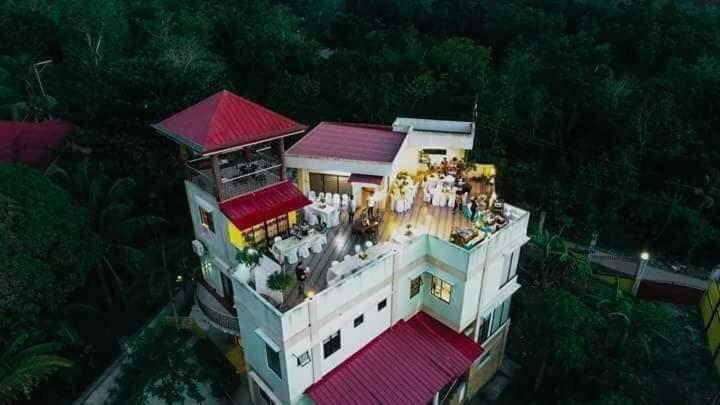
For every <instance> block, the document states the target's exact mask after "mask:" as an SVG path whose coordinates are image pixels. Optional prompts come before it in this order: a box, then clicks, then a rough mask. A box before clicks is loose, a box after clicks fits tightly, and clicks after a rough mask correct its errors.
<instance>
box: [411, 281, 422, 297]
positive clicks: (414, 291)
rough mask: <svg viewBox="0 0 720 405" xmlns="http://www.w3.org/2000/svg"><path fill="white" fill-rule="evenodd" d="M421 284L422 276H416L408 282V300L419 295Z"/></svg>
mask: <svg viewBox="0 0 720 405" xmlns="http://www.w3.org/2000/svg"><path fill="white" fill-rule="evenodd" d="M422 284H423V280H422V276H417V277H415V278H414V279H412V280H410V298H413V297H414V296H416V295H418V294H419V293H420V287H422Z"/></svg>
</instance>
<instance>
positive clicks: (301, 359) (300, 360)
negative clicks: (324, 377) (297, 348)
mask: <svg viewBox="0 0 720 405" xmlns="http://www.w3.org/2000/svg"><path fill="white" fill-rule="evenodd" d="M297 364H298V366H300V367H305V366H307V365H308V364H310V351H306V352H304V353H303V354H301V355H299V356H297Z"/></svg>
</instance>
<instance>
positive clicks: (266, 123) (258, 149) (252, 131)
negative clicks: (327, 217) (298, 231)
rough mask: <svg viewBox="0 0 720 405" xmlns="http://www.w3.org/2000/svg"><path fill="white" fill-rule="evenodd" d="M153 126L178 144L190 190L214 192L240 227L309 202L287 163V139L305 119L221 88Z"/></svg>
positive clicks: (270, 218)
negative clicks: (289, 175) (289, 177)
mask: <svg viewBox="0 0 720 405" xmlns="http://www.w3.org/2000/svg"><path fill="white" fill-rule="evenodd" d="M152 127H153V128H155V129H156V130H157V131H158V132H159V133H160V134H162V135H164V136H167V137H168V138H170V139H172V140H173V141H175V142H176V143H178V144H179V145H180V155H181V159H182V160H183V162H184V163H185V178H186V180H187V183H192V184H194V187H191V186H188V190H191V191H189V192H191V193H198V192H200V191H196V190H197V189H198V188H199V189H200V190H202V191H205V192H207V193H209V194H211V195H213V196H214V197H215V198H216V200H217V203H218V208H219V210H220V211H221V212H222V213H223V214H225V216H226V217H227V218H228V220H229V221H230V222H232V223H233V224H234V225H235V226H236V227H237V228H238V229H239V230H241V231H243V230H246V229H248V228H253V227H255V226H258V225H261V224H264V223H265V222H266V221H269V220H273V219H275V218H277V217H280V216H284V215H288V216H289V213H290V212H291V211H295V210H297V209H299V208H302V207H304V206H305V205H307V204H309V203H310V201H308V200H307V199H306V198H305V196H303V194H302V193H301V192H300V191H299V190H298V189H297V188H296V187H295V185H294V184H293V183H291V182H289V181H287V175H286V169H285V143H284V139H285V138H286V137H288V136H292V135H296V134H300V133H302V132H304V131H305V128H306V127H305V125H302V124H299V123H297V122H296V121H293V120H291V119H289V118H287V117H284V116H282V115H280V114H278V113H276V112H273V111H271V110H269V109H267V108H265V107H263V106H261V105H259V104H256V103H254V102H252V101H250V100H248V99H245V98H243V97H240V96H238V95H236V94H233V93H231V92H229V91H227V90H223V91H220V92H218V93H216V94H214V95H212V96H210V97H208V98H206V99H204V100H202V101H200V102H198V103H197V104H194V105H192V106H190V107H188V108H186V109H184V110H182V111H180V112H178V113H176V114H174V115H172V116H171V117H168V118H166V119H164V120H162V121H160V122H159V123H157V124H154V125H152ZM205 215H206V216H207V214H205Z"/></svg>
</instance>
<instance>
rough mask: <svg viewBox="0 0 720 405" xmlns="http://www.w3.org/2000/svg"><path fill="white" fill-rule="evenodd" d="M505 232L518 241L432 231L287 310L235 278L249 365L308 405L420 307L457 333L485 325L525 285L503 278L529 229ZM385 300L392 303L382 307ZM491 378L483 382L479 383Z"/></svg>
mask: <svg viewBox="0 0 720 405" xmlns="http://www.w3.org/2000/svg"><path fill="white" fill-rule="evenodd" d="M519 219H521V218H519ZM519 223H520V224H521V225H523V224H524V226H526V224H527V223H526V222H524V223H523V222H519ZM503 232H507V233H508V234H511V235H514V236H513V237H503V238H496V240H495V241H492V240H488V241H486V242H483V244H481V245H479V246H476V247H475V248H474V249H472V250H466V249H462V248H460V247H458V246H455V245H452V244H450V243H449V242H447V241H444V240H440V239H438V238H436V237H434V236H430V235H427V234H424V235H423V234H420V235H418V236H416V237H415V238H414V239H412V240H410V241H407V242H405V243H403V244H397V243H394V244H388V245H386V247H387V248H388V251H387V252H386V254H385V255H384V256H381V258H379V259H378V260H376V261H374V262H372V264H370V265H368V266H367V267H365V268H363V269H362V270H361V271H358V272H357V273H355V274H353V275H351V276H350V277H348V278H346V279H344V280H343V281H342V282H340V283H338V284H337V285H334V286H332V287H330V288H327V289H325V290H323V291H321V292H320V293H319V294H317V295H316V296H315V297H314V298H313V299H312V300H308V301H305V302H304V303H302V304H300V305H298V306H296V307H295V308H293V309H291V310H289V311H287V312H285V313H280V312H278V311H277V310H276V309H275V308H273V307H272V306H271V305H270V304H269V303H268V302H267V301H266V300H265V299H264V298H262V297H261V296H259V295H258V294H257V293H256V292H255V291H254V290H252V289H251V288H250V287H249V286H248V285H247V284H244V283H242V282H240V281H239V279H235V281H236V284H237V285H236V286H235V301H236V306H237V308H238V317H239V320H240V328H241V333H242V339H243V346H244V348H245V353H246V361H247V363H248V365H249V366H250V367H251V369H252V370H253V371H254V372H255V373H256V374H255V375H256V376H257V378H259V379H261V380H262V382H263V384H266V385H267V386H268V387H270V388H271V390H272V391H273V392H274V394H275V395H276V396H277V397H278V398H279V399H280V400H281V401H282V402H283V403H294V404H295V403H302V402H303V401H307V397H306V396H304V392H305V390H306V389H307V388H308V387H309V386H310V385H312V384H313V383H314V382H317V381H319V380H320V379H321V378H322V377H323V376H324V375H326V374H327V373H328V372H330V371H332V370H333V369H334V368H335V367H337V366H338V365H339V364H341V363H342V362H344V361H345V360H347V358H348V357H350V356H351V355H353V354H354V353H356V352H357V351H358V350H360V349H361V348H362V347H364V346H365V345H366V344H367V343H368V342H370V341H371V340H373V339H374V338H376V337H377V336H378V335H380V334H381V333H382V332H384V331H385V330H387V329H388V328H389V327H390V326H391V325H392V324H394V323H395V322H398V321H401V320H403V319H409V318H410V317H412V316H413V315H414V314H416V313H417V312H418V311H420V310H422V311H425V312H427V313H428V314H430V315H431V316H433V317H435V318H436V319H438V320H439V321H441V322H442V323H444V324H445V325H447V326H448V327H450V328H452V329H453V330H455V331H457V332H460V331H463V330H465V329H466V328H468V327H469V326H471V325H473V323H475V325H476V327H478V326H479V322H477V319H478V318H479V317H480V316H481V315H482V314H481V311H491V310H492V309H493V308H494V306H497V304H499V303H502V302H503V301H504V300H505V299H506V298H507V297H508V296H510V295H512V293H514V292H515V291H516V290H517V288H519V285H517V283H516V282H515V281H514V280H513V281H512V282H510V283H506V284H505V285H504V286H502V285H501V284H502V283H501V280H500V278H501V275H502V274H503V273H504V272H503V265H512V266H517V260H513V261H512V263H511V262H509V257H510V256H509V254H511V253H513V252H515V253H519V246H517V247H516V245H517V244H519V245H520V246H521V245H522V243H524V241H525V240H524V239H522V238H523V237H524V232H525V228H520V227H518V228H517V229H515V228H510V227H509V228H508V229H505V230H503V231H502V232H500V233H503ZM509 249H514V250H509ZM517 256H518V255H517V254H516V255H514V256H513V257H517ZM417 276H421V277H422V278H423V284H422V286H421V288H420V291H419V293H418V294H417V295H416V296H414V297H412V298H410V283H411V280H412V279H414V278H415V277H417ZM432 276H436V277H438V278H439V279H441V280H444V281H445V282H448V283H450V284H451V285H452V286H453V288H452V293H451V296H450V302H449V303H446V302H444V301H442V300H441V299H439V298H437V297H435V296H433V295H432V294H431V292H430V289H431V284H432V283H431V278H432ZM382 300H386V302H387V304H386V306H385V308H383V309H382V310H378V304H379V303H380V302H381V301H382ZM361 314H362V315H363V318H364V320H363V323H362V324H361V325H359V326H358V327H355V326H354V320H355V319H356V318H357V317H358V316H359V315H361ZM501 329H502V328H501ZM503 330H505V331H506V330H507V327H506V326H505V329H503ZM337 331H340V340H341V345H340V350H338V351H337V352H335V353H333V354H332V355H330V356H328V357H327V358H325V356H324V350H323V340H325V339H326V338H327V337H329V336H331V335H333V334H334V333H336V332H337ZM496 335H498V334H497V333H496ZM505 335H506V332H503V334H502V335H498V336H503V337H502V338H500V339H498V338H495V337H494V338H493V339H490V340H489V341H488V342H486V345H491V346H492V347H491V348H490V349H492V350H497V351H498V354H496V355H495V356H496V358H495V359H494V360H493V363H489V364H488V366H489V368H483V369H482V373H481V374H482V375H485V376H488V375H492V374H493V373H494V369H495V368H496V367H497V365H498V364H499V362H500V359H501V356H502V351H503V350H504V345H505V341H504V336H505ZM267 341H269V342H270V343H271V344H273V345H275V346H277V347H278V348H280V357H281V369H282V378H280V377H278V376H277V375H276V374H275V373H274V372H273V371H272V370H271V369H270V368H269V367H268V365H267V360H266V352H265V344H266V342H267ZM495 342H501V343H495ZM496 346H497V349H493V348H495V347H496ZM486 349H487V348H486ZM306 352H307V353H309V356H310V358H311V362H310V363H309V364H306V365H305V366H300V365H299V364H298V360H297V359H298V357H299V356H301V355H302V354H303V353H306ZM488 370H490V371H488ZM478 373H479V372H475V374H478ZM478 375H479V374H478ZM485 379H486V377H482V376H481V377H476V378H475V381H476V383H475V384H477V381H481V382H482V381H484V380H485Z"/></svg>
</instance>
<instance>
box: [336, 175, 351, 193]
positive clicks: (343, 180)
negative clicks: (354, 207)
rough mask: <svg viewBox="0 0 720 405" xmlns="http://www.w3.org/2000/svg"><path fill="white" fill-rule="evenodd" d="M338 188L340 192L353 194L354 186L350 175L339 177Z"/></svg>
mask: <svg viewBox="0 0 720 405" xmlns="http://www.w3.org/2000/svg"><path fill="white" fill-rule="evenodd" d="M338 189H339V190H340V194H352V186H351V185H350V183H349V182H348V177H343V176H340V177H338Z"/></svg>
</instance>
